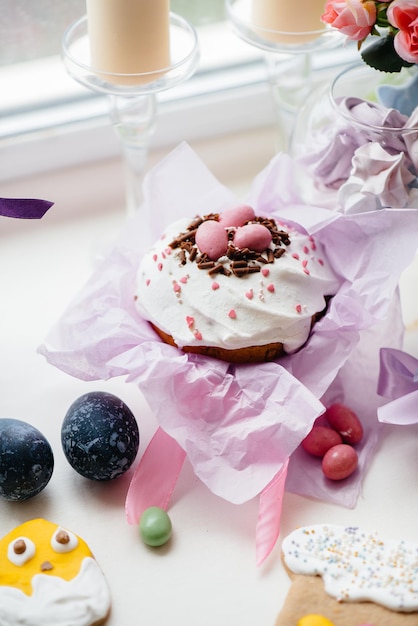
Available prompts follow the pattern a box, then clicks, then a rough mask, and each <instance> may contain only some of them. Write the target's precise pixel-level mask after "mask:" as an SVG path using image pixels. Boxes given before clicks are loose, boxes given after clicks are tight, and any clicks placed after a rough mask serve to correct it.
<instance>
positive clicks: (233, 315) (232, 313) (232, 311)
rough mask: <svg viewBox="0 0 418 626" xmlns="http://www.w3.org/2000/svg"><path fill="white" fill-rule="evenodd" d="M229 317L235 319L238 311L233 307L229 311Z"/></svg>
mask: <svg viewBox="0 0 418 626" xmlns="http://www.w3.org/2000/svg"><path fill="white" fill-rule="evenodd" d="M228 317H230V318H231V320H235V319H236V317H237V314H236V311H235V310H234V309H231V310H230V311H229V313H228Z"/></svg>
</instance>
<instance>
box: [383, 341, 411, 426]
mask: <svg viewBox="0 0 418 626" xmlns="http://www.w3.org/2000/svg"><path fill="white" fill-rule="evenodd" d="M377 392H378V394H379V395H380V396H383V397H384V398H388V399H390V400H391V402H388V403H387V404H385V405H384V406H381V407H379V408H378V411H377V415H378V418H379V421H380V422H385V423H387V424H399V425H408V424H416V423H417V422H418V414H417V409H416V407H417V405H418V359H416V358H415V357H413V356H412V355H410V354H407V353H406V352H402V350H395V349H393V348H382V349H381V351H380V371H379V380H378V385H377Z"/></svg>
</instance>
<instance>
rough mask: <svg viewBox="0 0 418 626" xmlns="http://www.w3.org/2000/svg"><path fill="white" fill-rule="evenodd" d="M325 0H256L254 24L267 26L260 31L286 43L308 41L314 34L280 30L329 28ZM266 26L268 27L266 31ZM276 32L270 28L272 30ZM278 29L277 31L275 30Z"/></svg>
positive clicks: (262, 26)
mask: <svg viewBox="0 0 418 626" xmlns="http://www.w3.org/2000/svg"><path fill="white" fill-rule="evenodd" d="M324 6H325V0H298V2H297V3H294V2H292V1H291V0H252V3H251V21H252V23H253V24H254V26H259V27H260V29H263V31H262V32H260V34H261V36H262V37H263V38H264V39H269V40H271V41H278V42H282V43H286V41H288V43H295V42H296V41H307V40H309V39H311V38H313V36H312V35H311V37H309V36H308V35H300V36H299V37H291V36H289V37H287V36H283V35H281V36H280V35H278V34H277V32H280V33H289V34H291V33H293V34H294V33H309V32H310V33H312V32H313V31H320V30H323V29H324V28H325V25H324V23H323V22H322V21H321V15H322V14H323V13H324ZM264 29H266V31H264ZM269 30H270V31H272V32H268V31H269ZM274 31H277V32H274Z"/></svg>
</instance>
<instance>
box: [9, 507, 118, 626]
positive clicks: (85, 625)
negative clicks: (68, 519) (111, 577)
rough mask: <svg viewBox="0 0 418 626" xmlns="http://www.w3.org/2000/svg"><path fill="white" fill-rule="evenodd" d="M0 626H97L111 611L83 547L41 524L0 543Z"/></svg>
mask: <svg viewBox="0 0 418 626" xmlns="http://www.w3.org/2000/svg"><path fill="white" fill-rule="evenodd" d="M0 563H1V567H0V624H1V626H98V625H99V624H103V623H104V622H105V621H106V619H107V617H108V615H109V611H110V593H109V588H108V585H107V583H106V580H105V577H104V575H103V573H102V571H101V569H100V567H99V565H98V564H97V562H96V560H95V558H94V556H93V554H92V552H91V551H90V549H89V547H88V546H87V544H86V542H85V541H83V540H82V539H81V538H80V537H78V536H77V535H75V534H74V533H73V532H71V531H69V530H67V529H64V528H61V527H60V526H58V525H57V524H53V523H51V522H49V521H46V520H44V519H34V520H30V521H28V522H25V523H24V524H21V525H20V526H18V527H17V528H15V529H14V530H12V531H11V532H10V533H8V534H7V535H6V536H4V537H3V538H2V539H1V540H0Z"/></svg>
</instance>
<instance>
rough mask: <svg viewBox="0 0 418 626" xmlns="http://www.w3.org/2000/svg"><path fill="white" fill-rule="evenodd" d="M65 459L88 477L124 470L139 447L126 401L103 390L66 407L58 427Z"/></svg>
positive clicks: (102, 477)
mask: <svg viewBox="0 0 418 626" xmlns="http://www.w3.org/2000/svg"><path fill="white" fill-rule="evenodd" d="M61 443H62V448H63V450H64V454H65V456H66V459H67V461H68V462H69V463H70V465H71V466H72V467H73V469H75V471H76V472H78V473H79V474H81V476H84V477H85V478H89V479H90V480H98V481H102V480H112V479H114V478H118V477H119V476H121V475H122V474H124V473H125V472H126V471H127V470H128V469H129V468H130V467H131V465H132V463H133V462H134V460H135V458H136V455H137V453H138V448H139V430H138V424H137V422H136V419H135V417H134V415H133V413H132V412H131V410H130V409H129V408H128V407H127V406H126V404H125V403H124V402H123V401H122V400H120V399H119V398H117V397H116V396H114V395H112V394H110V393H106V392H104V391H93V392H89V393H86V394H84V395H83V396H81V397H80V398H78V399H77V400H75V402H73V404H72V405H71V406H70V408H69V409H68V411H67V414H66V415H65V418H64V421H63V423H62V428H61Z"/></svg>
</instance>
